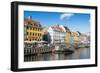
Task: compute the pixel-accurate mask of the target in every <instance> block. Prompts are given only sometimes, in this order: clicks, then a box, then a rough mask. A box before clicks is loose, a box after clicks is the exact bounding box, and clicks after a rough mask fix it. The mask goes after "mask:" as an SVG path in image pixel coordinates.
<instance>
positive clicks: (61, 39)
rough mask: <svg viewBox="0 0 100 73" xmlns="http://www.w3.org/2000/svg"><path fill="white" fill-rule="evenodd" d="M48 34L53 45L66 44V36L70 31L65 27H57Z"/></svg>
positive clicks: (49, 30) (51, 28)
mask: <svg viewBox="0 0 100 73" xmlns="http://www.w3.org/2000/svg"><path fill="white" fill-rule="evenodd" d="M47 31H48V33H49V34H50V36H51V44H61V43H65V35H66V32H67V31H69V29H68V28H67V27H65V26H63V25H55V26H51V27H49V28H48V30H47Z"/></svg>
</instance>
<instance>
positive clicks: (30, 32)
mask: <svg viewBox="0 0 100 73" xmlns="http://www.w3.org/2000/svg"><path fill="white" fill-rule="evenodd" d="M41 30H42V26H41V24H40V23H39V22H37V21H34V20H32V18H31V16H29V17H28V18H25V19H24V41H41V40H42V31H41Z"/></svg>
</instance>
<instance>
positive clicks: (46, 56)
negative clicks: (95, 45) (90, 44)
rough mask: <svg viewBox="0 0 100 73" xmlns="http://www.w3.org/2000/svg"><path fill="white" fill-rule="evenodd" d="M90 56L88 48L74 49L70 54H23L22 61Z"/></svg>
mask: <svg viewBox="0 0 100 73" xmlns="http://www.w3.org/2000/svg"><path fill="white" fill-rule="evenodd" d="M88 58H90V48H79V49H76V50H75V52H74V53H72V54H66V53H56V54H55V53H45V54H38V55H32V56H25V57H24V61H25V62H28V61H48V60H67V59H88Z"/></svg>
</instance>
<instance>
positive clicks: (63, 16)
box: [60, 13, 74, 20]
mask: <svg viewBox="0 0 100 73" xmlns="http://www.w3.org/2000/svg"><path fill="white" fill-rule="evenodd" d="M72 16H74V14H73V13H64V14H61V16H60V20H63V19H64V18H65V17H66V18H67V19H69V18H70V17H72Z"/></svg>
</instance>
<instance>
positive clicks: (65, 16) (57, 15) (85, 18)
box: [24, 11, 90, 33]
mask: <svg viewBox="0 0 100 73" xmlns="http://www.w3.org/2000/svg"><path fill="white" fill-rule="evenodd" d="M28 16H31V17H32V20H35V21H38V22H40V24H41V25H42V27H50V26H54V25H57V24H59V25H64V26H67V27H68V28H69V29H70V30H71V31H80V32H83V33H84V32H90V14H84V13H67V12H66V13H62V12H39V11H24V18H28Z"/></svg>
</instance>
